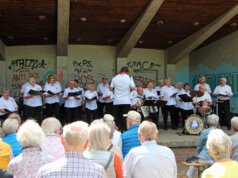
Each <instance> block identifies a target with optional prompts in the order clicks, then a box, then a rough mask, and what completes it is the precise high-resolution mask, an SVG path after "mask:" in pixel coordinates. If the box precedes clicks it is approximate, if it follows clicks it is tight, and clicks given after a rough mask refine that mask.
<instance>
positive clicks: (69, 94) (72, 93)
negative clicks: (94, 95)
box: [68, 91, 82, 96]
mask: <svg viewBox="0 0 238 178" xmlns="http://www.w3.org/2000/svg"><path fill="white" fill-rule="evenodd" d="M81 93H82V91H78V92H69V93H68V96H78V95H81Z"/></svg>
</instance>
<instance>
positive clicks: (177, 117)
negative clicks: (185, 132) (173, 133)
mask: <svg viewBox="0 0 238 178" xmlns="http://www.w3.org/2000/svg"><path fill="white" fill-rule="evenodd" d="M176 87H177V88H176V90H177V92H178V93H179V92H181V91H182V90H183V84H182V82H177V86H176ZM177 96H178V95H176V98H175V102H176V104H175V107H174V115H175V127H176V128H178V123H179V120H180V118H181V117H182V110H181V101H180V100H179V99H178V98H177Z"/></svg>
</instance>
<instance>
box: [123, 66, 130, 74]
mask: <svg viewBox="0 0 238 178" xmlns="http://www.w3.org/2000/svg"><path fill="white" fill-rule="evenodd" d="M121 72H125V73H128V72H129V70H128V67H126V66H124V67H122V68H121Z"/></svg>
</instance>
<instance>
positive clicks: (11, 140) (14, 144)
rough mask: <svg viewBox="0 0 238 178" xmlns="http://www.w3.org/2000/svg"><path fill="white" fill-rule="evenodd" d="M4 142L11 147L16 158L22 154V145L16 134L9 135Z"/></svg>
mask: <svg viewBox="0 0 238 178" xmlns="http://www.w3.org/2000/svg"><path fill="white" fill-rule="evenodd" d="M2 141H3V142H5V143H7V144H9V145H10V146H11V148H12V152H13V155H14V157H17V156H18V155H19V154H20V153H21V150H22V145H21V143H20V142H19V141H18V140H17V134H16V133H11V134H7V135H6V137H5V138H4V139H2Z"/></svg>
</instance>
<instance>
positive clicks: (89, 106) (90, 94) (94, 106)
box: [84, 90, 98, 110]
mask: <svg viewBox="0 0 238 178" xmlns="http://www.w3.org/2000/svg"><path fill="white" fill-rule="evenodd" d="M95 96H96V97H97V98H98V94H97V92H96V91H93V92H91V91H90V90H87V91H86V92H85V93H84V98H86V97H87V98H88V99H92V98H94V97H95ZM85 107H86V108H87V109H89V110H96V109H97V108H98V105H97V101H96V100H93V101H91V102H86V105H85Z"/></svg>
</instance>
